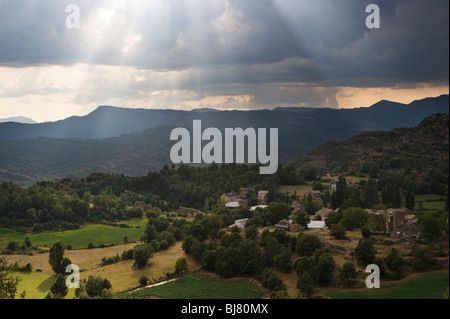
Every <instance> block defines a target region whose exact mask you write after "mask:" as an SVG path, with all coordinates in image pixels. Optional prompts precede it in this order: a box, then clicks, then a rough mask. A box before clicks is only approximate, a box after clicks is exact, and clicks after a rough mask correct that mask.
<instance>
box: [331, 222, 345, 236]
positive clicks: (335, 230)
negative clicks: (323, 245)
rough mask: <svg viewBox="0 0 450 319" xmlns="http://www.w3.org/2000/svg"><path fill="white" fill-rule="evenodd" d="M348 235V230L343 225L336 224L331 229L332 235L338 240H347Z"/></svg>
mask: <svg viewBox="0 0 450 319" xmlns="http://www.w3.org/2000/svg"><path fill="white" fill-rule="evenodd" d="M346 234H347V230H346V229H345V227H344V225H342V224H336V225H334V226H333V227H331V228H330V235H331V236H333V237H334V238H336V239H345V236H346Z"/></svg>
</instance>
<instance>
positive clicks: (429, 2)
mask: <svg viewBox="0 0 450 319" xmlns="http://www.w3.org/2000/svg"><path fill="white" fill-rule="evenodd" d="M371 2H373V3H377V4H378V5H379V6H380V9H381V19H382V20H381V21H382V22H381V23H382V24H381V29H375V30H368V29H367V28H366V27H365V19H366V17H367V13H365V7H366V5H367V4H369V3H371ZM70 3H76V4H78V5H79V7H80V9H81V26H82V28H81V29H78V30H77V29H74V30H69V29H67V28H66V26H65V19H66V17H67V13H66V12H65V8H66V6H67V5H68V4H70ZM448 5H449V4H448V1H442V0H397V1H387V0H386V1H375V0H373V1H359V0H349V1H334V0H321V1H308V0H246V1H237V0H230V1H204V0H189V1H175V0H169V1H157V0H155V1H137V0H135V1H124V2H123V4H122V5H121V3H120V1H106V0H104V1H87V0H83V1H75V0H73V1H60V0H48V1H30V0H2V1H0V65H3V66H15V67H25V66H30V65H31V66H32V65H46V64H49V65H53V64H58V65H59V64H61V65H73V64H76V63H88V64H106V65H124V66H133V67H136V68H137V69H156V70H166V69H169V70H184V69H189V68H195V69H197V70H198V71H197V75H196V80H195V81H189V82H188V83H186V86H187V87H189V86H193V85H202V84H205V83H208V84H210V83H217V84H221V83H222V84H226V83H233V82H239V83H250V84H251V83H272V82H317V83H321V84H322V85H325V86H360V87H364V86H389V85H395V84H399V83H404V82H429V83H431V84H433V83H442V82H446V81H447V80H448V68H449V66H448V55H449V42H448V30H449V26H448V20H449V18H448V9H449V8H448ZM102 8H105V10H107V11H108V10H109V11H108V12H114V14H112V15H111V16H109V17H108V16H107V17H106V18H105V17H104V18H105V19H103V20H102V18H101V14H99V12H100V11H99V10H101V9H102ZM99 16H100V18H99ZM108 19H109V20H108ZM106 24H108V25H106Z"/></svg>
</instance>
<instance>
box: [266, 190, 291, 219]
mask: <svg viewBox="0 0 450 319" xmlns="http://www.w3.org/2000/svg"><path fill="white" fill-rule="evenodd" d="M269 193H270V192H269ZM268 208H269V222H270V223H271V224H275V223H278V222H279V221H280V220H282V219H286V218H288V217H289V215H290V214H291V210H292V207H291V206H290V205H288V204H286V203H278V202H272V203H270V204H269V206H268Z"/></svg>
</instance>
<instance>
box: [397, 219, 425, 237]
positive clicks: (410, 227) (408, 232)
mask: <svg viewBox="0 0 450 319" xmlns="http://www.w3.org/2000/svg"><path fill="white" fill-rule="evenodd" d="M423 236H424V232H423V229H422V227H421V226H419V225H417V224H415V223H413V222H412V221H410V220H405V222H404V223H403V224H401V225H400V226H399V227H397V231H396V232H395V233H394V232H392V233H391V237H395V238H411V239H419V238H422V237H423Z"/></svg>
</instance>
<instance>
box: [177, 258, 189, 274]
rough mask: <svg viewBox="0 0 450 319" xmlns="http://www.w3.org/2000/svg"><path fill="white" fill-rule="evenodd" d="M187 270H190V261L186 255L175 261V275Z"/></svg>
mask: <svg viewBox="0 0 450 319" xmlns="http://www.w3.org/2000/svg"><path fill="white" fill-rule="evenodd" d="M187 270H188V263H187V260H186V258H184V257H181V258H178V260H177V262H176V263H175V275H182V274H183V273H184V272H186V271H187Z"/></svg>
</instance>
